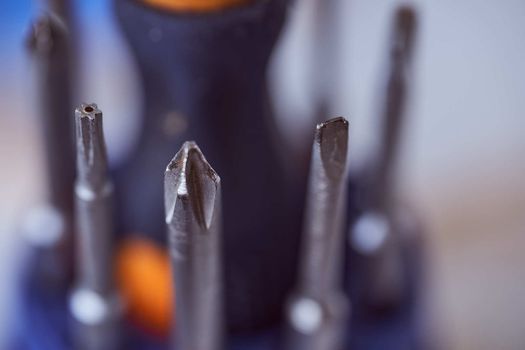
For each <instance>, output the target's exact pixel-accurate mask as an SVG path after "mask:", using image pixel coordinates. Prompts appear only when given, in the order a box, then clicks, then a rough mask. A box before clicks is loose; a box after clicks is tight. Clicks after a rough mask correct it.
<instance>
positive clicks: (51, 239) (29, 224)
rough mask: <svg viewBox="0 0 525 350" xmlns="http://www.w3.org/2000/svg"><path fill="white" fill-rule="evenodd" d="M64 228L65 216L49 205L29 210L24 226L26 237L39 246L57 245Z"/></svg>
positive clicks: (32, 243) (23, 230)
mask: <svg viewBox="0 0 525 350" xmlns="http://www.w3.org/2000/svg"><path fill="white" fill-rule="evenodd" d="M64 230H65V223H64V219H63V217H62V216H61V215H60V213H59V212H58V211H57V210H56V209H54V208H53V207H51V206H48V205H46V206H42V207H37V208H34V209H32V210H31V211H29V213H28V214H27V216H26V218H25V220H24V224H23V226H22V232H23V233H24V237H25V239H26V240H27V241H28V242H29V243H30V244H31V245H34V246H38V247H51V246H53V245H55V244H56V243H58V242H59V241H60V239H61V238H62V236H63V234H64Z"/></svg>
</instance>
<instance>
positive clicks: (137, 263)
mask: <svg viewBox="0 0 525 350" xmlns="http://www.w3.org/2000/svg"><path fill="white" fill-rule="evenodd" d="M116 269H117V271H116V274H117V283H118V287H119V289H120V292H121V294H122V296H123V298H124V300H125V302H126V306H127V312H128V314H129V317H130V318H131V319H132V321H133V322H135V323H136V324H137V325H139V326H140V327H142V328H144V329H146V330H147V331H150V332H152V333H155V334H159V335H166V334H167V333H168V331H169V329H170V325H171V322H172V310H173V308H172V305H173V287H172V279H171V269H170V262H169V256H168V254H167V252H166V250H165V249H163V248H160V247H158V246H157V245H155V244H154V243H153V242H150V241H148V240H146V239H142V238H133V239H128V240H126V241H125V242H124V244H123V245H122V246H121V247H120V249H119V251H118V255H117V264H116Z"/></svg>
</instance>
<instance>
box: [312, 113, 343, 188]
mask: <svg viewBox="0 0 525 350" xmlns="http://www.w3.org/2000/svg"><path fill="white" fill-rule="evenodd" d="M316 147H318V148H319V152H320V157H321V162H322V164H323V167H324V169H325V171H326V174H327V175H328V176H329V177H332V178H338V177H340V176H342V175H343V174H344V171H345V167H346V156H347V152H348V121H347V120H346V119H345V118H343V117H337V118H333V119H330V120H328V121H326V122H324V123H320V124H317V128H316V131H315V142H314V148H316Z"/></svg>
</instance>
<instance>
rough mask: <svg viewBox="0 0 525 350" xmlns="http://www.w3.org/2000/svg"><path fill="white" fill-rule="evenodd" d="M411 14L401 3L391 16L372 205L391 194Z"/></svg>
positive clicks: (412, 23) (410, 47) (411, 29)
mask: <svg viewBox="0 0 525 350" xmlns="http://www.w3.org/2000/svg"><path fill="white" fill-rule="evenodd" d="M415 27H416V21H415V14H414V11H413V10H412V9H411V8H410V7H401V8H400V9H399V10H398V11H397V13H396V16H395V20H394V27H393V30H392V39H391V42H390V45H391V46H390V57H389V73H388V74H389V75H388V78H387V84H386V100H385V107H384V111H383V117H382V120H381V122H382V129H381V134H382V135H381V138H380V140H381V141H380V144H379V147H378V149H377V154H376V159H375V160H376V168H375V169H374V178H375V181H374V184H373V189H372V191H373V193H374V196H373V198H372V200H373V201H374V202H375V203H374V205H378V206H381V207H383V209H384V206H386V205H388V202H389V201H390V200H391V197H392V194H391V192H392V189H393V187H394V186H393V181H394V178H395V174H394V172H395V169H394V168H395V165H396V158H397V153H398V151H399V144H400V142H399V140H400V136H401V129H402V125H403V120H404V116H405V113H404V112H405V101H406V93H407V85H408V77H407V75H408V73H409V68H410V63H411V58H412V51H413V46H414V37H415V29H416V28H415Z"/></svg>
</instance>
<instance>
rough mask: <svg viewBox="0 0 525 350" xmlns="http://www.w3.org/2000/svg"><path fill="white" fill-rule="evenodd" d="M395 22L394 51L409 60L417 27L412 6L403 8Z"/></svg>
mask: <svg viewBox="0 0 525 350" xmlns="http://www.w3.org/2000/svg"><path fill="white" fill-rule="evenodd" d="M394 21H395V24H394V26H395V28H394V32H393V35H394V38H393V45H394V48H393V50H394V51H395V52H399V53H404V55H405V56H407V58H408V57H410V54H411V52H412V47H413V46H414V36H415V32H416V25H417V23H416V22H417V18H416V11H415V10H414V8H412V7H411V6H408V5H405V6H401V7H399V8H398V10H397V12H396V16H395V20H394Z"/></svg>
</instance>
